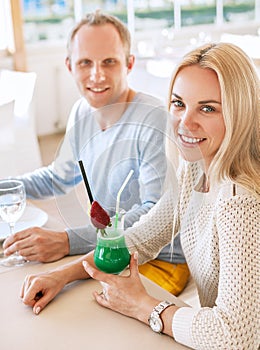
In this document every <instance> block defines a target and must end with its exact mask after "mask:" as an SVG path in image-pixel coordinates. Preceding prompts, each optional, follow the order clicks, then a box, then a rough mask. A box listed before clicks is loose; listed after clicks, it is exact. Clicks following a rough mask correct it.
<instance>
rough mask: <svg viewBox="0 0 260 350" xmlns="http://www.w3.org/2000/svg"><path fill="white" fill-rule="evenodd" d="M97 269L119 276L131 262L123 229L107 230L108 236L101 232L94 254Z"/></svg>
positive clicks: (111, 228) (110, 228) (113, 228)
mask: <svg viewBox="0 0 260 350" xmlns="http://www.w3.org/2000/svg"><path fill="white" fill-rule="evenodd" d="M94 262H95V264H96V266H97V268H98V269H99V270H101V271H103V272H106V273H113V274H119V273H120V272H122V271H123V270H124V269H125V268H126V267H127V265H128V264H129V262H130V253H129V251H128V248H127V246H126V244H125V236H124V230H123V228H115V227H114V225H113V226H112V227H109V228H106V235H102V234H101V233H100V232H99V233H98V236H97V245H96V249H95V252H94Z"/></svg>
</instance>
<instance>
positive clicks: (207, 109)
mask: <svg viewBox="0 0 260 350" xmlns="http://www.w3.org/2000/svg"><path fill="white" fill-rule="evenodd" d="M201 109H202V110H203V111H204V112H207V113H208V112H215V108H214V107H211V106H203V107H202V108H201Z"/></svg>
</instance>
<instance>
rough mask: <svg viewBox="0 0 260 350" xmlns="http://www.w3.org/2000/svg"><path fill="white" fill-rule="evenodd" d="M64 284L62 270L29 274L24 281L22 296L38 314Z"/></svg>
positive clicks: (24, 301) (25, 302)
mask: <svg viewBox="0 0 260 350" xmlns="http://www.w3.org/2000/svg"><path fill="white" fill-rule="evenodd" d="M64 285H65V283H64V279H63V278H62V277H61V276H60V271H53V272H49V273H42V274H39V275H29V276H26V278H25V280H24V282H23V285H22V288H21V291H20V297H21V298H22V301H23V303H24V304H26V305H29V306H31V307H32V308H33V312H34V313H35V314H36V315H38V314H39V313H40V312H41V311H42V309H44V308H45V306H46V305H47V304H48V303H49V302H50V301H51V300H52V299H53V298H54V297H55V296H56V295H57V294H58V293H59V292H60V290H61V289H62V288H63V287H64Z"/></svg>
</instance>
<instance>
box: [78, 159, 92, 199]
mask: <svg viewBox="0 0 260 350" xmlns="http://www.w3.org/2000/svg"><path fill="white" fill-rule="evenodd" d="M79 166H80V170H81V174H82V176H83V180H84V182H85V186H86V189H87V192H88V197H89V200H90V203H91V204H92V203H93V201H94V199H93V196H92V193H91V189H90V187H89V183H88V179H87V175H86V172H85V169H84V165H83V162H82V160H79Z"/></svg>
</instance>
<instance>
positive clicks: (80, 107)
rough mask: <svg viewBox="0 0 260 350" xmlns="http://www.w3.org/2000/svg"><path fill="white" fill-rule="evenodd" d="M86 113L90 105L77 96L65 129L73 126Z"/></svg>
mask: <svg viewBox="0 0 260 350" xmlns="http://www.w3.org/2000/svg"><path fill="white" fill-rule="evenodd" d="M88 113H91V107H90V105H89V104H88V102H87V101H86V99H85V98H83V97H81V98H79V99H78V100H77V101H76V102H75V103H74V105H73V106H72V108H71V111H70V115H69V119H68V123H67V130H68V129H70V128H71V127H74V126H75V124H76V123H78V122H79V121H80V120H81V119H83V118H85V117H86V115H87V114H88Z"/></svg>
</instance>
